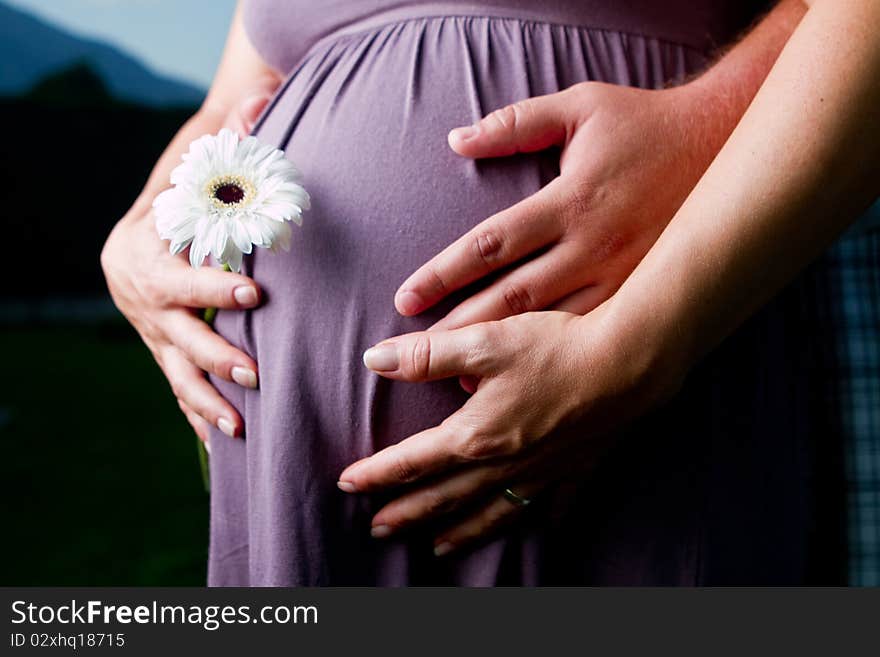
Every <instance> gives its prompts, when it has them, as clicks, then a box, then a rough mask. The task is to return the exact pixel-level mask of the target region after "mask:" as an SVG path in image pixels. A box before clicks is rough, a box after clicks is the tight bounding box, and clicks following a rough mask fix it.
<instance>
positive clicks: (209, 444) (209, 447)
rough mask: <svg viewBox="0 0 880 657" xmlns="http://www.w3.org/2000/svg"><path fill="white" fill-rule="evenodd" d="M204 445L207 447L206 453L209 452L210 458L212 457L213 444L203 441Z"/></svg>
mask: <svg viewBox="0 0 880 657" xmlns="http://www.w3.org/2000/svg"><path fill="white" fill-rule="evenodd" d="M202 444H203V445H204V446H205V451H206V452H208V456H210V455H211V443H209V442H208V441H207V440H203V441H202Z"/></svg>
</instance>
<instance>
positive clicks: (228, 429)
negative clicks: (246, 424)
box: [217, 417, 235, 438]
mask: <svg viewBox="0 0 880 657" xmlns="http://www.w3.org/2000/svg"><path fill="white" fill-rule="evenodd" d="M217 428H218V429H220V431H222V432H223V433H225V434H226V435H227V436H229V437H230V438H235V425H234V424H232V422H230V421H229V420H227V419H226V418H225V417H221V418H220V419H219V420H217Z"/></svg>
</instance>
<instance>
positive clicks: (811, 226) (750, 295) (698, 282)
mask: <svg viewBox="0 0 880 657" xmlns="http://www.w3.org/2000/svg"><path fill="white" fill-rule="evenodd" d="M878 24H880V2H878V1H877V0H852V1H851V2H830V1H828V0H826V1H825V2H814V3H813V6H812V7H811V8H810V10H809V11H808V12H807V14H806V15H805V17H804V19H803V20H802V21H801V23H800V25H799V26H798V28H797V29H796V31H795V33H794V34H793V36H792V38H791V39H790V40H789V42H788V44H787V45H786V46H785V49H784V50H783V52H782V54H781V55H780V57H779V59H778V60H777V62H776V64H775V66H774V67H773V69H772V71H771V72H770V74H769V76H768V77H767V80H766V82H765V83H764V85H763V86H762V87H761V89H760V91H759V92H758V94H757V95H756V97H755V99H754V101H753V103H752V105H751V106H750V108H749V109H748V111H747V112H746V114H745V116H744V117H743V119H742V121H741V122H740V124H739V125H738V126H737V128H736V130H735V131H734V132H733V134H732V135H731V137H730V139H729V140H728V142H727V143H726V144H725V146H724V147H723V149H722V150H721V152H720V153H719V155H718V157H717V158H716V159H715V161H714V162H713V163H712V165H711V166H710V167H709V169H708V171H707V172H706V174H705V175H704V176H703V178H702V179H701V180H700V182H699V183H698V185H697V186H696V188H695V189H694V191H693V192H692V193H691V195H690V196H689V197H688V199H687V201H686V202H685V204H684V205H683V206H682V208H681V209H680V210H679V212H678V213H677V214H676V216H675V217H674V219H673V220H672V221H671V222H670V224H669V226H668V227H667V229H666V230H665V231H664V233H663V234H662V235H661V237H660V239H659V240H658V241H657V243H656V244H655V245H654V247H653V248H652V249H651V251H650V252H649V253H648V255H647V256H646V257H645V258H644V259H643V261H642V262H641V263H640V264H639V266H638V267H637V268H636V270H635V271H634V272H633V274H632V276H631V277H630V278H629V279H628V280H627V282H626V283H625V284H624V285H623V286H622V287H621V289H620V290H619V291H618V294H617V295H616V296H615V298H614V299H613V301H612V304H613V307H614V312H613V313H612V315H616V316H618V317H620V318H621V319H622V321H624V322H628V323H633V322H635V323H637V324H638V325H639V326H640V328H643V329H645V330H646V331H650V334H651V335H653V336H654V337H655V338H656V339H657V340H659V341H660V342H661V343H663V344H665V345H666V346H667V351H669V348H671V350H672V351H676V352H678V353H679V354H688V355H689V358H692V357H698V356H699V355H700V354H702V353H704V352H706V351H707V350H709V349H711V348H712V347H713V346H714V345H715V344H717V343H718V342H719V341H720V340H721V339H723V337H724V336H726V335H727V334H728V333H729V332H731V331H732V330H733V329H734V328H735V327H736V326H737V325H738V324H739V323H740V322H741V321H743V320H744V319H745V318H746V317H748V316H749V315H750V314H751V313H753V312H754V311H755V310H756V309H757V308H758V307H759V306H760V305H761V304H763V303H764V302H765V301H766V300H767V299H769V298H770V297H771V296H772V295H773V294H774V293H776V292H777V291H778V290H779V289H780V288H781V287H782V286H783V285H784V284H785V283H786V282H787V281H789V280H790V279H791V278H792V277H793V276H794V275H795V274H796V273H797V272H798V271H799V270H801V269H802V268H803V267H804V266H805V265H806V264H807V263H809V262H810V261H811V260H812V259H813V258H815V257H816V256H817V255H818V254H819V253H820V252H821V250H822V249H823V248H824V247H825V246H827V245H828V244H829V243H830V242H831V240H832V239H833V238H834V237H835V236H836V235H837V234H838V233H839V232H840V231H841V230H842V229H843V228H845V227H846V226H847V225H848V224H849V223H850V222H851V221H853V220H854V219H855V218H856V217H857V216H858V215H859V213H860V212H861V211H862V210H864V208H865V207H867V206H868V205H869V204H870V202H871V201H872V200H873V199H874V198H876V196H877V195H878V193H880V176H878V174H877V162H878V161H880V116H878V108H880V40H878V39H877V36H876V34H874V33H873V31H874V28H875V26H876V25H878ZM646 335H648V334H646Z"/></svg>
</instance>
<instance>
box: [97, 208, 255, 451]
mask: <svg viewBox="0 0 880 657" xmlns="http://www.w3.org/2000/svg"><path fill="white" fill-rule="evenodd" d="M101 264H102V266H103V268H104V276H105V277H106V279H107V286H108V287H109V289H110V294H111V295H112V297H113V301H114V302H115V303H116V306H117V307H118V308H119V310H120V311H121V312H122V314H123V315H125V317H126V319H128V321H129V322H131V324H132V325H133V326H134V327H135V329H136V330H137V332H138V333H139V334H140V336H141V338H142V339H143V341H144V343H146V345H147V347H149V349H150V352H151V353H152V354H153V357H154V358H155V359H156V362H157V363H159V366H160V367H161V368H162V372H163V373H164V374H165V377H166V378H167V379H168V382H169V383H170V384H171V389H172V390H173V391H174V395H175V396H176V397H177V401H178V404H179V405H180V408H181V410H182V411H183V412H184V414H185V415H186V418H187V420H188V421H189V423H190V424H191V425H192V427H193V429H195V431H196V433H197V434H198V436H199V437H200V438H201V439H202V440H205V441H206V440H207V438H208V426H207V425H208V423H210V424H213V425H214V426H216V427H218V428H219V429H220V430H221V431H223V432H224V433H226V434H227V435H229V436H236V435H241V431H242V428H243V424H242V420H241V417H240V416H239V414H238V413H237V412H236V411H235V409H234V408H233V407H232V406H231V405H230V404H229V402H227V401H226V400H225V399H223V397H221V396H220V394H219V393H218V392H217V390H216V389H215V388H214V387H213V386H212V385H211V384H210V383H209V382H208V381H207V380H206V379H205V372H212V373H213V374H216V375H217V376H219V377H221V378H223V379H227V380H229V381H235V382H237V383H239V384H240V385H243V386H246V387H249V388H255V387H256V386H257V364H256V363H255V362H254V360H253V359H252V358H250V357H249V356H248V355H247V354H245V353H243V352H241V351H240V350H238V349H236V348H234V347H233V346H232V345H230V344H229V343H228V342H227V341H226V340H224V339H223V338H221V337H220V336H219V335H217V334H216V333H215V332H214V331H213V330H212V329H211V327H210V326H209V325H208V324H206V323H205V322H204V321H203V320H202V319H201V317H200V316H199V313H198V312H197V310H196V309H202V308H206V307H212V306H213V307H216V308H228V309H234V310H243V309H246V308H253V307H254V306H256V305H257V303H259V300H260V291H259V288H258V287H257V285H256V284H255V283H254V282H253V281H252V280H251V279H249V278H247V277H246V276H241V275H239V274H234V273H231V272H224V271H222V270H220V269H218V268H214V267H201V268H199V269H194V268H193V267H191V266H190V265H189V263H188V261H187V260H186V258H185V256H183V255H176V256H173V255H171V254H170V253H169V252H168V244H167V243H166V242H164V241H162V240H161V239H159V234H158V233H157V232H156V226H155V223H154V221H153V216H152V213H147V214H145V215H141V216H127V217H125V218H123V219H122V220H121V221H120V222H119V223H118V224H117V225H116V227H115V228H114V229H113V232H112V233H111V234H110V237H109V238H108V239H107V243H106V244H105V246H104V250H103V252H102V254H101Z"/></svg>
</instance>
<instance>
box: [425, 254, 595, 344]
mask: <svg viewBox="0 0 880 657" xmlns="http://www.w3.org/2000/svg"><path fill="white" fill-rule="evenodd" d="M590 274H591V270H590V268H589V267H588V266H587V263H585V262H584V260H583V258H582V257H581V253H580V250H579V249H578V247H577V246H576V245H575V244H573V243H564V244H560V245H558V246H557V247H555V248H553V249H550V250H549V251H548V252H547V253H544V254H542V255H540V256H538V257H537V258H535V259H534V260H532V261H530V262H527V263H525V264H523V265H521V266H520V267H517V268H516V269H514V270H513V271H511V272H510V273H508V274H505V275H504V276H502V277H501V278H500V279H498V280H497V281H495V282H494V283H493V284H492V285H490V286H489V287H487V288H486V289H484V290H481V291H480V292H478V293H477V294H475V295H474V296H472V297H470V298H469V299H467V300H466V301H463V302H462V303H460V304H459V305H458V306H456V307H455V308H454V309H453V310H452V311H451V312H450V313H449V314H448V315H447V316H446V317H444V318H443V319H441V320H440V321H439V322H437V323H436V324H434V326H432V327H431V332H433V331H437V330H451V329H457V328H461V327H463V326H468V325H470V324H476V323H479V322H488V321H492V320H498V319H504V318H505V317H510V316H511V315H519V314H521V313H526V312H531V311H536V310H544V309H545V308H547V307H548V306H550V305H551V304H553V303H554V302H556V301H558V300H559V299H562V298H563V297H565V296H567V295H568V294H569V293H571V292H572V291H573V290H577V289H578V288H579V287H581V286H582V285H584V284H585V283H586V282H587V281H588V280H589V276H590Z"/></svg>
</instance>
